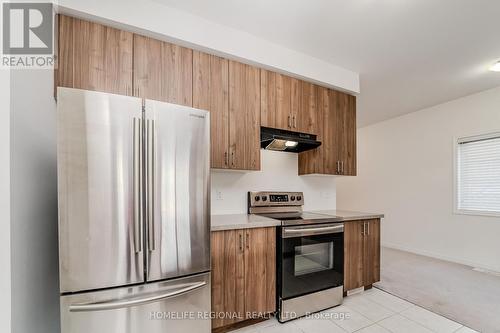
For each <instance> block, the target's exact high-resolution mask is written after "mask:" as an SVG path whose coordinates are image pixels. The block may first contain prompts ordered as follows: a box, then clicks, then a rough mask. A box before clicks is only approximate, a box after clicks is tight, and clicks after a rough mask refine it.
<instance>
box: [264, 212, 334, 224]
mask: <svg viewBox="0 0 500 333" xmlns="http://www.w3.org/2000/svg"><path fill="white" fill-rule="evenodd" d="M257 215H260V216H265V217H269V218H271V219H275V220H280V221H281V225H300V224H319V223H332V222H339V221H340V220H341V218H340V217H337V216H333V215H325V214H317V213H311V212H277V213H262V214H257Z"/></svg>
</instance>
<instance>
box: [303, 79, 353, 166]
mask: <svg viewBox="0 0 500 333" xmlns="http://www.w3.org/2000/svg"><path fill="white" fill-rule="evenodd" d="M316 89H320V90H323V89H326V88H321V87H316ZM326 90H327V91H328V94H327V95H328V98H326V99H325V98H324V99H322V100H321V99H319V98H318V97H317V98H316V108H317V112H316V117H317V120H316V121H317V123H318V124H319V126H318V129H317V131H318V133H320V134H321V135H320V136H318V138H320V139H319V140H320V141H321V142H322V144H321V146H320V148H318V149H316V152H315V153H312V152H305V153H301V154H300V155H299V174H301V175H303V174H312V173H320V174H328V175H349V176H355V175H356V97H355V96H351V95H348V94H345V93H342V92H339V91H335V90H331V89H326ZM320 95H322V96H325V93H324V92H321V93H319V94H318V93H316V96H320ZM303 96H304V95H303ZM325 101H327V102H325ZM321 164H322V167H320V165H321Z"/></svg>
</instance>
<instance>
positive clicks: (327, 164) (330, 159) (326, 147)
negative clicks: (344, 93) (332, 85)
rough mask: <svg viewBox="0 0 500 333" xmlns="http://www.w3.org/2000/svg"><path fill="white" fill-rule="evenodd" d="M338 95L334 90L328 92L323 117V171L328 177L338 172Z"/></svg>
mask: <svg viewBox="0 0 500 333" xmlns="http://www.w3.org/2000/svg"><path fill="white" fill-rule="evenodd" d="M338 94H339V93H338V92H337V91H335V90H328V109H327V110H325V115H324V125H323V126H324V137H323V151H324V157H323V163H324V171H325V173H326V174H329V175H336V174H338V173H339V172H340V163H339V133H338V132H339V128H340V127H339V108H338Z"/></svg>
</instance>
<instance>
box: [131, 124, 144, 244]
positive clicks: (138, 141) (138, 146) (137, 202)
mask: <svg viewBox="0 0 500 333" xmlns="http://www.w3.org/2000/svg"><path fill="white" fill-rule="evenodd" d="M133 127H134V131H133V133H134V138H133V140H134V154H133V156H134V248H135V253H140V252H142V215H143V214H142V204H141V202H142V194H141V193H142V135H141V133H142V131H141V128H142V120H141V119H140V118H134V120H133Z"/></svg>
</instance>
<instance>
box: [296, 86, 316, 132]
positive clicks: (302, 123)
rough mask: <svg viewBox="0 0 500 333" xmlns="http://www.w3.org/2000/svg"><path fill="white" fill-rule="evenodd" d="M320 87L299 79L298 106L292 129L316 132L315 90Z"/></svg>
mask: <svg viewBox="0 0 500 333" xmlns="http://www.w3.org/2000/svg"><path fill="white" fill-rule="evenodd" d="M319 88H320V87H318V86H316V85H314V84H312V83H309V82H305V81H300V91H299V107H298V109H297V113H296V115H295V118H294V125H295V126H294V129H296V130H297V131H298V132H301V133H310V134H318V116H317V114H318V112H317V110H316V108H317V102H318V98H317V90H318V89H319Z"/></svg>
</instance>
